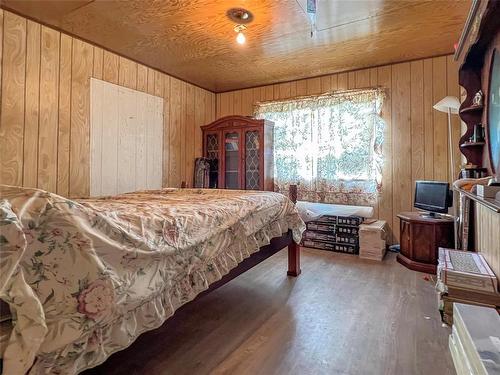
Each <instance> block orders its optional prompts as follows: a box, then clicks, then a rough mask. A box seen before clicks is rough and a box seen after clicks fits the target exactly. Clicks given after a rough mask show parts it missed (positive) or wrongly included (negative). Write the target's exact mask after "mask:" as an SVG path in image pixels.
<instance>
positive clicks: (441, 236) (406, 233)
mask: <svg viewBox="0 0 500 375" xmlns="http://www.w3.org/2000/svg"><path fill="white" fill-rule="evenodd" d="M398 217H399V219H400V221H401V225H400V247H401V252H400V253H399V254H398V256H397V260H398V262H399V263H401V264H403V265H404V266H406V267H408V268H409V269H411V270H415V271H420V272H427V273H433V274H435V273H436V265H437V259H438V248H439V247H451V248H452V247H453V219H451V218H448V217H444V216H443V217H440V218H432V217H427V216H423V215H422V213H420V212H402V213H400V214H399V215H398Z"/></svg>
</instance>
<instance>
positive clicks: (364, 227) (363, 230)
mask: <svg viewBox="0 0 500 375" xmlns="http://www.w3.org/2000/svg"><path fill="white" fill-rule="evenodd" d="M386 224H387V223H386V222H385V220H377V221H375V222H373V223H370V224H361V225H360V226H359V257H360V258H364V259H373V260H378V261H380V260H382V259H383V258H384V255H385V252H386V247H385V245H386V243H385V239H386Z"/></svg>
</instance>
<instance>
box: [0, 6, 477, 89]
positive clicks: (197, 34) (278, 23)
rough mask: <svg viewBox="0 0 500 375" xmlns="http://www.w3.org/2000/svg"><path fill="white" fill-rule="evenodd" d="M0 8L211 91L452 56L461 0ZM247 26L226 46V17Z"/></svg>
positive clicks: (463, 9) (462, 13)
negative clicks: (242, 19)
mask: <svg viewBox="0 0 500 375" xmlns="http://www.w3.org/2000/svg"><path fill="white" fill-rule="evenodd" d="M305 2H306V0H280V1H276V0H231V1H221V0H176V1H169V0H127V1H121V0H67V1H59V0H38V1H32V0H31V1H23V0H0V4H1V6H2V7H4V8H6V9H10V10H12V11H15V12H17V13H20V14H22V15H25V16H27V17H31V18H34V19H36V20H38V21H40V22H42V23H45V24H48V25H51V26H54V27H57V28H59V29H61V30H63V31H66V32H68V33H70V34H73V35H75V36H77V37H80V38H82V39H84V40H87V41H90V42H92V43H95V44H97V45H99V46H102V47H105V48H107V49H109V50H111V51H113V52H116V53H118V54H121V55H123V56H126V57H129V58H131V59H133V60H136V61H138V62H141V63H143V64H146V65H149V66H151V67H153V68H157V69H159V70H161V71H163V72H165V73H169V74H171V75H174V76H176V77H178V78H181V79H183V80H186V81H188V82H191V83H194V84H196V85H199V86H201V87H203V88H206V89H209V90H212V91H214V92H221V91H227V90H233V89H241V88H245V87H253V86H260V85H265V84H269V83H274V82H281V81H289V80H295V79H300V78H305V77H312V76H318V75H324V74H329V73H335V72H340V71H347V70H354V69H361V68H365V67H370V66H378V65H383V64H389V63H393V62H399V61H405V60H412V59H418V58H423V57H429V56H437V55H443V54H447V53H451V52H453V45H454V43H455V42H457V41H458V38H459V36H460V32H461V29H462V27H463V24H464V23H465V19H466V17H467V13H468V10H469V7H470V0H456V1H452V0H440V1H420V0H409V1H407V0H350V1H348V0H318V18H317V28H318V31H317V33H316V35H315V36H314V37H312V38H311V36H310V24H309V21H308V18H307V15H306V13H305V11H304V8H305ZM231 7H244V8H246V9H248V10H250V11H251V12H252V13H253V14H254V16H255V20H254V21H253V22H252V23H251V24H249V25H248V30H247V31H246V36H247V43H246V44H245V45H239V44H237V43H236V41H235V36H236V34H235V32H234V31H233V26H234V24H233V23H232V22H231V21H230V20H229V19H228V18H227V17H226V11H227V9H229V8H231Z"/></svg>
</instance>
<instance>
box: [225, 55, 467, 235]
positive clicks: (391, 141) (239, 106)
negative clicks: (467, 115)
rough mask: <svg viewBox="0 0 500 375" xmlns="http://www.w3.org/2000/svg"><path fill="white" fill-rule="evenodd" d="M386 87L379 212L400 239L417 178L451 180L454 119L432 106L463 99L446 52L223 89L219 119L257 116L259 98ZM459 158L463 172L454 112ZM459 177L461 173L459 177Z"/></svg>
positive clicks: (456, 150)
mask: <svg viewBox="0 0 500 375" xmlns="http://www.w3.org/2000/svg"><path fill="white" fill-rule="evenodd" d="M374 86H381V87H384V88H385V89H386V92H387V97H386V99H385V102H384V105H383V108H382V117H383V118H384V120H385V122H386V129H385V140H384V155H385V162H384V169H383V181H382V191H381V194H380V196H379V200H378V203H377V204H376V205H374V209H375V216H376V217H379V218H380V219H383V220H386V221H387V222H388V224H389V226H390V227H391V229H392V233H391V236H394V237H395V238H396V239H397V238H399V219H398V218H397V216H396V215H397V214H398V213H399V212H402V211H411V210H412V209H413V193H414V189H415V180H419V179H429V180H448V179H450V176H449V175H450V172H449V167H448V166H449V164H448V159H449V155H448V123H447V115H446V114H445V113H441V112H437V111H435V110H434V109H433V108H432V106H433V105H434V104H435V103H436V102H437V101H439V100H441V99H442V98H443V97H445V96H447V95H453V96H456V97H458V98H460V89H459V85H458V67H457V66H456V63H455V62H454V61H453V58H452V56H442V57H435V58H429V59H425V60H417V61H411V62H405V63H401V64H393V65H386V66H381V67H376V68H371V69H363V70H357V71H352V72H346V73H339V74H332V75H327V76H323V77H315V78H309V79H304V80H300V81H293V82H286V83H280V84H274V85H268V86H261V87H256V88H250V89H244V90H237V91H229V92H225V93H220V94H217V112H216V113H217V118H219V117H222V116H226V115H231V114H241V115H251V114H252V113H253V105H254V103H256V102H259V101H267V100H276V99H285V98H292V97H296V96H301V95H310V94H320V93H324V92H327V91H334V90H344V89H354V88H365V87H374ZM452 125H453V139H454V141H453V142H454V143H453V144H454V145H455V146H456V147H454V162H455V170H456V174H457V175H458V171H459V164H460V152H459V149H458V140H459V135H460V131H461V130H460V120H459V118H458V116H452ZM455 177H456V176H455Z"/></svg>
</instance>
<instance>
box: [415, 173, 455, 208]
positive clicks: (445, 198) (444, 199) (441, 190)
mask: <svg viewBox="0 0 500 375" xmlns="http://www.w3.org/2000/svg"><path fill="white" fill-rule="evenodd" d="M450 205H451V199H450V185H449V184H448V183H447V182H439V181H417V182H416V185H415V203H414V206H415V207H416V208H420V209H422V210H426V211H431V212H442V213H445V212H448V207H449V206H450Z"/></svg>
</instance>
